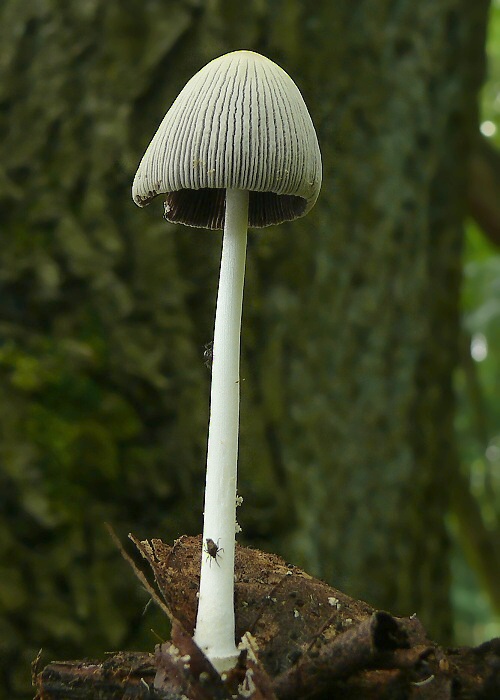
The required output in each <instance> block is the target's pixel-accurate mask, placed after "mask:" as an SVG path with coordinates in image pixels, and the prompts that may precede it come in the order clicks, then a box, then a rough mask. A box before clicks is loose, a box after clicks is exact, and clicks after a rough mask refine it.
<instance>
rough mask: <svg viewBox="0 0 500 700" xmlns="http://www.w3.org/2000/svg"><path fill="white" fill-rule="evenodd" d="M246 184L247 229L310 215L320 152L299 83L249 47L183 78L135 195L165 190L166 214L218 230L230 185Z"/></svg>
mask: <svg viewBox="0 0 500 700" xmlns="http://www.w3.org/2000/svg"><path fill="white" fill-rule="evenodd" d="M227 188H234V189H242V190H249V193H250V194H249V226H253V227H262V226H270V225H271V224H278V223H281V222H282V221H291V220H292V219H296V218H298V217H299V216H303V215H304V214H306V213H307V212H308V211H309V210H310V209H311V207H312V206H313V205H314V203H315V201H316V199H317V197H318V194H319V191H320V188H321V154H320V150H319V145H318V139H317V137H316V132H315V130H314V126H313V123H312V120H311V117H310V115H309V112H308V111H307V107H306V105H305V103H304V100H303V98H302V95H301V94H300V92H299V89H298V88H297V86H296V85H295V83H294V82H293V80H292V79H291V78H290V76H289V75H288V74H287V73H285V71H284V70H283V69H282V68H280V67H279V66H277V65H276V64H275V63H273V62H272V61H270V60H269V59H268V58H265V57H264V56H261V55H260V54H257V53H254V52H252V51H234V52H233V53H228V54H226V55H224V56H220V57H219V58H216V59H215V60H213V61H211V62H210V63H208V64H207V65H206V66H205V67H204V68H202V69H201V70H200V71H199V72H198V73H197V74H196V75H194V76H193V77H192V78H191V80H190V81H189V82H188V83H187V84H186V86H185V87H184V89H183V90H182V91H181V92H180V94H179V96H178V97H177V99H176V100H175V102H174V103H173V104H172V106H171V108H170V109H169V111H168V112H167V113H166V115H165V117H164V119H163V121H162V123H161V124H160V126H159V128H158V131H157V132H156V134H155V135H154V137H153V140H152V141H151V143H150V144H149V146H148V148H147V150H146V153H145V154H144V157H143V158H142V160H141V163H140V165H139V168H138V170H137V173H136V175H135V179H134V184H133V186H132V197H133V199H134V202H135V203H136V204H138V205H139V206H141V207H143V206H145V205H146V204H149V203H150V202H151V200H152V199H153V198H154V197H156V196H157V195H158V194H162V193H165V194H166V200H165V218H166V219H168V220H169V221H172V222H179V223H183V224H187V225H188V226H200V227H204V228H211V229H220V228H223V224H224V208H225V190H226V189H227Z"/></svg>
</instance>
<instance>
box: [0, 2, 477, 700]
mask: <svg viewBox="0 0 500 700" xmlns="http://www.w3.org/2000/svg"><path fill="white" fill-rule="evenodd" d="M486 13H487V2H485V1H484V0H480V1H479V2H476V3H468V2H465V0H440V2H435V0H422V1H421V2H419V3H415V2H412V1H411V0H402V1H401V2H398V3H394V2H392V1H390V0H382V1H381V0H363V1H361V2H357V3H354V4H353V3H351V2H336V3H331V2H330V1H329V0H318V1H317V2H315V3H309V2H298V1H289V0H287V1H286V2H285V0H281V1H280V0H274V1H268V2H257V1H256V2H252V3H234V2H232V1H231V2H230V1H229V0H220V1H218V2H216V1H215V0H213V1H207V2H199V1H197V0H169V2H168V3H166V4H163V3H156V2H154V1H153V0H141V2H139V1H138V0H127V1H126V2H123V3H107V2H104V1H103V0H90V1H89V2H85V3H76V2H75V3H68V4H64V3H58V2H56V1H55V0H42V2H38V3H19V2H18V0H4V2H3V4H2V8H1V10H0V65H1V66H2V76H3V77H2V84H1V87H0V102H1V104H2V110H1V112H0V129H1V130H2V132H3V133H4V134H6V138H4V139H3V140H2V142H1V144H0V163H1V167H0V180H1V183H2V184H1V190H0V208H1V217H2V234H3V235H2V246H1V249H0V270H1V286H2V289H1V295H0V314H1V317H2V327H1V332H2V347H1V351H0V386H1V391H2V394H3V397H4V401H3V404H2V407H1V409H0V430H1V437H2V443H3V450H4V454H3V463H4V470H3V474H2V476H1V477H0V479H1V483H0V486H1V490H2V493H3V494H4V500H5V508H4V509H3V514H2V515H1V516H0V518H1V519H0V528H1V531H2V539H1V540H0V542H1V543H2V544H1V551H2V556H3V559H4V561H8V562H9V564H11V566H10V571H11V573H10V574H9V576H4V577H3V579H2V580H3V584H2V585H3V588H2V590H3V591H4V593H3V594H2V595H3V602H4V608H5V611H6V612H5V615H4V617H3V622H2V624H3V625H4V628H5V629H4V634H3V638H4V639H5V640H7V639H8V640H11V641H8V642H5V644H6V648H5V650H4V651H5V653H4V654H2V656H3V658H4V659H6V662H5V665H4V667H3V668H2V670H1V673H2V674H3V676H4V679H3V683H2V685H3V686H4V687H5V688H8V689H9V692H10V693H11V695H10V697H13V693H14V692H16V689H17V691H19V692H20V693H21V692H22V688H23V687H25V684H26V678H27V674H26V673H25V669H26V668H27V662H28V659H29V658H33V656H34V655H35V653H36V651H37V650H38V648H39V647H40V646H44V647H45V649H47V653H50V654H51V655H52V656H58V657H61V656H63V655H64V656H68V655H70V656H78V655H81V653H82V652H83V651H85V653H88V654H90V653H92V652H93V651H94V650H95V651H96V652H99V651H101V650H104V649H107V648H110V647H113V648H117V647H120V646H122V644H123V642H124V640H128V641H131V640H132V637H131V636H130V634H131V632H130V630H131V627H132V619H133V617H134V615H135V614H136V613H137V609H138V608H140V595H139V594H138V593H132V594H131V591H134V590H135V589H134V588H133V586H134V584H133V583H132V582H130V583H128V582H127V581H125V580H124V579H123V575H122V572H121V569H120V565H119V564H118V563H117V560H116V559H115V558H114V554H113V553H112V545H111V544H108V543H107V540H106V539H105V538H106V537H107V536H106V535H105V534H104V533H103V531H102V525H101V523H102V521H103V520H105V519H107V520H110V521H112V522H113V524H114V525H115V526H116V527H117V528H118V530H120V531H123V532H126V531H128V530H131V529H133V530H135V531H138V532H140V534H143V535H144V536H155V535H158V536H162V537H164V538H165V539H172V538H173V537H175V536H177V535H179V534H180V533H182V532H190V533H196V532H199V531H200V529H201V510H202V494H203V479H204V459H205V449H206V447H205V446H206V429H207V422H208V405H207V403H208V387H209V373H208V372H207V370H206V368H205V366H204V360H203V348H204V345H205V343H207V342H209V341H210V339H211V335H212V327H213V314H214V307H215V293H216V283H217V267H218V259H219V255H220V237H219V236H218V235H217V234H214V233H209V232H205V231H198V230H194V229H186V228H182V227H174V226H171V225H168V224H166V223H165V222H164V221H163V220H162V218H161V204H158V205H155V204H153V205H151V206H150V207H149V208H148V209H147V210H145V211H141V210H138V209H137V208H136V207H134V206H133V204H132V202H131V199H130V183H131V180H132V176H133V173H134V171H135V168H136V165H137V163H138V160H139V158H140V156H141V154H142V152H143V150H144V148H145V146H146V145H147V143H148V141H149V139H150V138H151V135H152V134H153V133H154V130H155V128H156V126H157V124H158V122H159V121H160V119H161V117H162V116H163V114H164V112H165V111H166V109H167V108H168V106H169V105H170V103H171V101H172V100H173V98H174V97H175V95H176V94H177V92H178V91H179V89H180V88H181V87H182V86H183V85H184V83H185V82H186V80H187V79H188V78H189V77H190V76H191V75H192V74H193V73H194V72H195V71H196V70H197V69H199V68H200V67H201V65H203V64H204V63H205V62H206V61H208V60H209V59H211V58H212V57H214V56H215V55H218V54H220V53H223V52H224V51H228V50H232V49H236V48H250V49H255V50H257V51H260V52H262V53H265V54H266V55H268V56H269V57H270V58H271V59H273V60H275V61H277V62H278V63H280V64H281V65H282V66H283V67H284V68H285V69H286V70H287V71H288V72H289V73H290V74H291V75H292V76H293V78H294V79H295V80H296V82H297V83H298V85H299V87H300V89H301V90H302V92H303V94H304V97H305V99H306V102H307V104H308V106H309V108H310V111H311V114H312V116H313V119H314V121H315V124H316V125H317V129H318V134H319V138H320V142H321V145H322V150H323V157H324V175H325V178H324V187H323V192H322V195H321V198H320V201H319V202H318V204H317V206H316V208H315V209H314V210H313V212H312V213H311V214H310V215H309V216H308V217H307V218H305V219H303V220H301V221H300V222H296V223H294V224H291V225H287V226H281V227H275V228H272V229H269V230H264V231H262V232H259V233H255V232H254V233H251V234H250V239H249V249H248V276H247V280H246V292H245V293H246V297H245V300H244V321H243V324H244V328H243V341H242V346H243V371H242V379H243V380H244V381H243V382H242V410H241V440H240V455H241V458H240V477H239V479H240V480H239V491H240V492H241V493H242V495H243V496H244V498H245V501H244V506H243V508H242V509H241V513H240V518H239V519H240V521H241V525H242V526H243V537H244V538H245V540H246V541H247V542H258V543H259V544H260V545H261V546H262V545H264V546H265V547H266V548H267V549H273V550H276V551H279V552H281V553H282V554H284V555H285V556H286V557H288V558H289V559H290V560H293V561H294V562H296V563H298V564H301V565H303V566H304V567H305V568H307V569H308V570H310V571H311V572H312V573H315V574H318V575H321V576H323V577H325V578H327V579H328V580H329V581H330V582H331V583H334V584H335V585H336V586H337V587H340V588H342V589H344V590H346V591H347V592H348V593H349V594H351V595H353V597H363V598H366V599H367V600H369V601H370V603H372V604H373V605H375V606H377V607H385V608H389V609H390V610H391V611H392V612H394V613H395V614H409V613H412V612H415V611H417V612H418V614H419V616H420V617H421V619H422V620H423V621H424V623H425V625H426V627H427V628H428V629H429V632H430V633H431V634H432V635H433V636H434V637H436V638H438V639H440V640H442V639H445V638H446V636H447V635H449V631H450V610H449V603H448V600H449V595H448V594H449V590H448V588H449V574H448V563H447V537H446V529H445V524H444V518H445V515H446V510H447V507H448V484H449V481H450V479H452V478H453V473H454V470H455V469H456V457H455V448H454V439H453V432H452V416H453V397H452V392H451V375H452V371H453V367H454V364H455V361H456V356H457V305H458V286H459V279H460V247H461V238H462V231H461V219H462V214H463V211H462V204H463V202H464V192H465V180H466V178H465V170H466V161H467V154H468V144H469V140H470V136H471V134H472V132H473V129H474V127H475V110H476V93H477V90H478V86H479V83H480V80H481V76H482V71H483V53H482V51H483V44H484V25H485V21H486ZM10 514H14V515H12V516H11V515H10ZM34 551H35V552H36V553H35V554H33V552H34ZM12 572H13V573H12ZM129 604H130V605H131V607H132V608H133V609H134V611H135V612H134V611H130V609H129V608H127V605H129ZM137 614H139V613H137ZM136 626H137V625H136ZM149 626H150V625H149ZM149 626H148V629H149ZM12 630H15V634H11V632H12ZM54 630H55V631H54ZM134 639H135V642H136V643H137V639H138V638H137V636H135V638H134ZM21 648H24V649H25V654H26V658H24V659H23V658H22V655H21V656H20V652H19V650H20V649H21ZM122 648H123V647H122ZM78 650H80V654H79V653H78ZM12 664H14V665H16V664H17V667H16V668H17V669H18V670H16V671H15V672H14V675H12V674H11V671H10V670H9V671H7V670H6V669H7V668H9V669H10V668H11V666H12ZM7 675H8V677H7Z"/></svg>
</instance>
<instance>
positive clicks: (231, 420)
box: [132, 51, 321, 672]
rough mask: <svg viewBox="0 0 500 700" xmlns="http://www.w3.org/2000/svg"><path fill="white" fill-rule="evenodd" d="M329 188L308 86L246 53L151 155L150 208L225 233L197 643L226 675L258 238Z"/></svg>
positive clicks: (198, 86) (181, 111) (172, 123)
mask: <svg viewBox="0 0 500 700" xmlns="http://www.w3.org/2000/svg"><path fill="white" fill-rule="evenodd" d="M320 187H321V155H320V151H319V146H318V141H317V138H316V133H315V131H314V126H313V124H312V121H311V117H310V116H309V113H308V111H307V107H306V105H305V103H304V100H303V99H302V96H301V94H300V92H299V90H298V88H297V86H296V85H295V83H294V82H293V80H292V79H291V78H290V77H289V76H288V75H287V73H285V71H283V70H282V69H281V68H280V67H279V66H277V65H276V64H275V63H273V62H272V61H270V60H269V59H267V58H265V57H264V56H261V55H259V54H257V53H253V52H252V51H235V52H233V53H229V54H226V55H224V56H221V57H219V58H217V59H215V60H213V61H211V62H210V63H209V64H208V65H206V66H205V67H204V68H202V69H201V70H200V71H199V72H198V73H197V74H196V75H195V76H194V77H193V78H191V80H190V81H189V82H188V83H187V85H186V86H185V87H184V89H183V90H182V91H181V93H180V94H179V96H178V97H177V99H176V100H175V102H174V103H173V105H172V107H171V108H170V109H169V111H168V112H167V114H166V115H165V117H164V119H163V121H162V123H161V124H160V126H159V128H158V131H157V132H156V134H155V136H154V137H153V140H152V141H151V143H150V145H149V146H148V149H147V150H146V153H145V154H144V157H143V159H142V161H141V163H140V165H139V168H138V170H137V173H136V176H135V179H134V184H133V188H132V196H133V199H134V201H135V203H136V204H138V205H139V206H145V205H146V204H149V202H150V201H151V200H152V199H153V198H154V197H156V195H158V194H165V195H166V198H165V218H166V219H168V220H169V221H172V222H178V223H183V224H187V225H188V226H200V227H204V228H210V229H220V228H223V229H224V235H223V244H222V257H221V266H220V278H219V291H218V295H217V308H216V315H215V329H214V342H213V357H212V389H211V403H210V425H209V435H208V454H207V477H206V489H205V511H204V526H203V554H202V564H201V580H200V595H199V605H198V617H197V622H196V631H195V637H194V638H195V641H196V643H197V644H198V645H199V646H200V647H201V648H202V649H203V651H204V652H205V654H206V655H207V656H208V658H209V659H210V660H211V661H212V663H213V665H214V666H215V667H216V668H217V669H218V670H219V672H222V671H223V670H227V669H228V668H231V667H232V666H233V665H234V663H235V660H236V658H237V655H238V652H237V649H236V645H235V637H234V603H233V597H234V548H235V537H234V535H235V515H236V511H235V507H236V464H237V453H238V425H239V357H240V329H241V308H242V300H243V280H244V273H245V256H246V238H247V227H248V226H251V227H264V226H270V225H271V224H278V223H281V222H283V221H290V220H292V219H296V218H298V217H300V216H302V215H304V214H306V213H307V212H308V211H309V210H310V209H311V207H312V206H313V205H314V203H315V201H316V199H317V197H318V194H319V190H320ZM207 543H208V544H209V546H207Z"/></svg>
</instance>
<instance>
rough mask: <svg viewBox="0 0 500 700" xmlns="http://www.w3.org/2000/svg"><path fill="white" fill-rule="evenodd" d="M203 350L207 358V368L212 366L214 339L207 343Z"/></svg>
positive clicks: (205, 358)
mask: <svg viewBox="0 0 500 700" xmlns="http://www.w3.org/2000/svg"><path fill="white" fill-rule="evenodd" d="M204 348H205V349H204V351H203V357H204V360H205V367H206V368H207V369H211V368H212V358H213V354H214V341H213V340H211V341H210V342H209V343H205V345H204Z"/></svg>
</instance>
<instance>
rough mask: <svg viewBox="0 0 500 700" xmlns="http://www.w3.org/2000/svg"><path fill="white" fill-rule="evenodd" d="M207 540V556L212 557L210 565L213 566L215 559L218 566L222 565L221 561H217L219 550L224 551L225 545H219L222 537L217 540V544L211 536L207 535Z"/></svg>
mask: <svg viewBox="0 0 500 700" xmlns="http://www.w3.org/2000/svg"><path fill="white" fill-rule="evenodd" d="M205 542H206V544H205V553H206V555H207V558H208V557H210V566H212V560H213V561H215V563H216V564H217V566H220V564H219V562H218V561H217V556H218V555H219V552H223V551H224V547H219V542H220V537H219V539H218V540H217V544H216V543H215V542H214V541H213V540H212V539H211V538H210V537H207V539H206V540H205Z"/></svg>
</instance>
